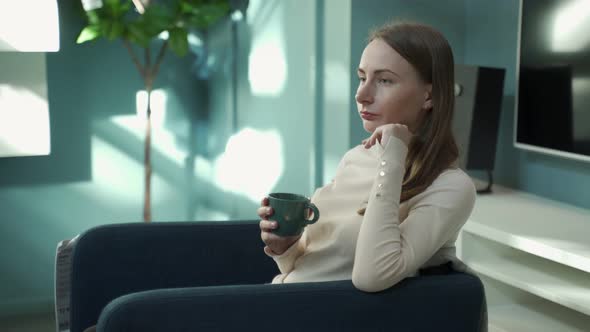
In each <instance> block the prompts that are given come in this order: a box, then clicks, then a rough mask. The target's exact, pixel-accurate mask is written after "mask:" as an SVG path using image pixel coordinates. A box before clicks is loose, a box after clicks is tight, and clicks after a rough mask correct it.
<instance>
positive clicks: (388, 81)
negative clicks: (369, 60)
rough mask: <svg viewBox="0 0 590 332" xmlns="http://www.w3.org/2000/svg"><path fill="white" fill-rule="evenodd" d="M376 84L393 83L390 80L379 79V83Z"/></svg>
mask: <svg viewBox="0 0 590 332" xmlns="http://www.w3.org/2000/svg"><path fill="white" fill-rule="evenodd" d="M378 82H379V83H380V84H391V83H393V81H392V80H390V79H386V78H381V79H379V81H378Z"/></svg>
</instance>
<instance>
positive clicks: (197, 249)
mask: <svg viewBox="0 0 590 332" xmlns="http://www.w3.org/2000/svg"><path fill="white" fill-rule="evenodd" d="M259 232H260V229H259V228H258V221H233V222H165V223H149V224H145V223H130V224H112V225H105V226H99V227H96V228H92V229H90V230H88V231H86V232H85V233H83V234H82V235H81V236H80V238H79V240H78V243H77V245H76V247H75V249H74V252H73V258H72V276H71V296H70V306H71V310H70V330H71V331H72V332H77V331H83V329H85V328H87V327H88V326H91V325H94V324H96V321H97V319H98V316H99V315H100V312H101V310H102V309H103V308H104V307H105V306H106V304H107V303H108V302H110V301H111V300H113V299H115V298H117V297H119V296H122V295H125V294H129V293H133V292H137V291H143V290H151V289H160V288H178V287H194V286H213V285H233V284H259V283H268V282H270V281H271V280H272V277H273V276H275V275H276V274H278V270H277V267H276V264H275V263H274V262H273V261H272V259H271V258H269V257H267V256H266V255H265V254H264V251H263V243H262V241H261V240H260V235H259Z"/></svg>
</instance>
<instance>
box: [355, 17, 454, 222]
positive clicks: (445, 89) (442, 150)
mask: <svg viewBox="0 0 590 332" xmlns="http://www.w3.org/2000/svg"><path fill="white" fill-rule="evenodd" d="M374 39H381V40H383V41H385V42H386V43H387V44H388V45H389V46H390V47H391V48H393V49H394V50H395V51H396V52H397V53H399V54H400V55H401V56H402V57H404V59H406V61H408V62H409V63H410V64H411V65H412V66H413V67H414V68H415V69H416V71H417V72H418V75H419V76H420V78H421V79H422V80H423V82H425V83H427V84H432V109H431V110H430V111H428V112H425V113H424V114H425V115H424V116H423V117H422V119H420V120H419V123H418V126H417V130H416V132H415V133H414V134H415V136H414V138H413V139H412V141H411V142H410V144H409V147H408V155H407V158H406V163H405V167H406V172H405V174H404V181H403V184H402V193H401V198H400V202H404V201H406V200H409V199H410V198H412V197H414V196H416V195H418V194H420V193H421V192H423V191H424V190H425V189H426V188H427V187H428V186H430V185H431V184H432V182H434V180H435V179H436V178H437V177H438V176H439V175H440V174H441V173H442V172H443V171H444V170H445V169H447V168H449V167H450V166H451V165H452V164H453V163H454V162H455V161H456V160H457V158H458V157H459V149H458V148H457V144H456V142H455V138H454V137H453V133H452V118H453V109H454V105H455V95H454V85H455V70H454V59H453V51H452V50H451V47H450V45H449V43H448V41H447V40H446V39H445V37H444V36H443V35H442V34H441V33H440V32H438V31H436V30H435V29H433V28H431V27H429V26H426V25H423V24H419V23H412V22H398V23H395V22H393V23H388V24H386V25H384V26H382V27H380V28H378V29H376V30H374V31H372V32H371V33H370V35H369V40H368V42H371V41H372V40H374ZM359 214H364V209H362V210H360V211H359Z"/></svg>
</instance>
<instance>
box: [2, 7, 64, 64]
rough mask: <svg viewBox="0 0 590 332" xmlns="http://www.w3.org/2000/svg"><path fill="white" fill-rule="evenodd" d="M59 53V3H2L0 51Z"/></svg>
mask: <svg viewBox="0 0 590 332" xmlns="http://www.w3.org/2000/svg"><path fill="white" fill-rule="evenodd" d="M58 50H59V19H58V10H57V1H56V0H18V1H16V0H13V1H10V0H2V1H0V51H10V52H12V51H16V52H56V51H58Z"/></svg>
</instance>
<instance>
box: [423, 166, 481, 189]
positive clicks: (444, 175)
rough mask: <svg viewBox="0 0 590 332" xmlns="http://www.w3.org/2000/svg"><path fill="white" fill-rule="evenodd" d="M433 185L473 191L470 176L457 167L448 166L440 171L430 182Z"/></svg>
mask: <svg viewBox="0 0 590 332" xmlns="http://www.w3.org/2000/svg"><path fill="white" fill-rule="evenodd" d="M432 185H433V186H449V185H451V186H455V187H458V188H462V189H464V190H469V191H473V193H474V194H475V185H474V184H473V180H472V179H471V177H470V176H469V175H468V174H467V173H465V171H463V170H462V169H461V168H459V167H454V166H453V167H450V168H447V169H445V170H444V171H442V172H441V173H440V174H439V175H438V177H437V178H436V179H435V180H434V182H433V183H432Z"/></svg>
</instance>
